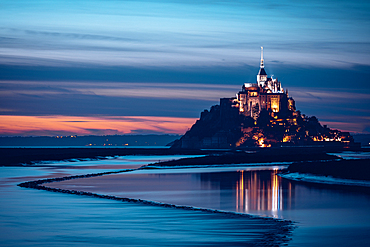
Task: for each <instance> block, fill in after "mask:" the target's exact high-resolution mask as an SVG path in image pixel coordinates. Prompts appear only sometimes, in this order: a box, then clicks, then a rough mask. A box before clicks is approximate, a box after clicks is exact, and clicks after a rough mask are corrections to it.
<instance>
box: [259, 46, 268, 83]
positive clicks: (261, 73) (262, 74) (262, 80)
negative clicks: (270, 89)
mask: <svg viewBox="0 0 370 247" xmlns="http://www.w3.org/2000/svg"><path fill="white" fill-rule="evenodd" d="M264 68H265V64H264V60H263V47H262V46H261V64H260V71H258V74H257V84H258V86H262V87H264V86H265V82H266V81H267V74H266V71H265V69H264Z"/></svg>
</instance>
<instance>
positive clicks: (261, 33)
mask: <svg viewBox="0 0 370 247" xmlns="http://www.w3.org/2000/svg"><path fill="white" fill-rule="evenodd" d="M261 46H263V47H264V59H265V70H266V72H267V73H268V75H270V76H274V78H278V79H279V80H280V81H281V83H282V86H283V87H284V88H285V89H288V90H289V95H290V96H292V97H293V98H294V99H295V101H296V107H297V109H298V110H300V111H301V112H302V113H303V114H306V115H308V116H316V117H317V118H318V119H319V121H320V122H321V123H322V124H327V125H328V127H330V128H335V129H340V130H343V131H350V132H352V133H370V107H369V106H370V86H369V83H370V82H369V78H370V2H369V1H359V0H353V1H340V0H339V1H338V0H335V1H331V0H328V1H325V0H321V1H314V0H308V1H288V0H281V1H259V2H254V1H237V0H236V1H212V0H196V1H193V0H188V1H180V0H167V1H156V0H147V1H141V0H137V1H123V0H105V1H102V0H74V1H68V0H63V1H61V0H60V1H59V0H48V1H44V0H43V1H41V0H32V1H31V0H18V1H13V0H0V136H32V135H48V136H55V135H76V134H77V135H111V134H149V133H150V134H151V133H158V134H160V133H166V134H184V133H185V132H186V131H187V130H188V129H189V128H190V127H191V125H192V124H193V123H194V122H195V121H196V120H197V119H198V118H199V116H200V113H201V112H202V111H203V110H204V109H209V108H210V107H211V106H212V105H215V104H218V103H219V98H223V97H233V96H235V94H236V93H237V92H238V91H239V90H241V86H242V85H243V83H245V82H255V81H256V75H257V73H258V70H259V62H260V47H261Z"/></svg>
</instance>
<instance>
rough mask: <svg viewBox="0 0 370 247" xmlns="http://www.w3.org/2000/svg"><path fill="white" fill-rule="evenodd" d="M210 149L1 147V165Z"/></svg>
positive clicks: (188, 153) (181, 152)
mask: <svg viewBox="0 0 370 247" xmlns="http://www.w3.org/2000/svg"><path fill="white" fill-rule="evenodd" d="M209 153H210V152H209V151H202V150H186V149H184V150H176V149H169V148H146V147H143V148H113V147H112V148H104V147H101V148H96V147H94V148H64V147H60V148H55V147H54V148H53V147H48V148H33V147H30V148H0V157H1V159H0V166H24V165H32V164H35V163H39V162H44V161H63V160H72V159H81V160H83V159H104V158H106V157H114V156H126V155H206V154H209Z"/></svg>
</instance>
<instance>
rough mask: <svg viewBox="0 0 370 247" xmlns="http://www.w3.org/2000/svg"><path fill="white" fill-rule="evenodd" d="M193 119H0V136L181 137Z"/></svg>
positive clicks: (44, 117)
mask: <svg viewBox="0 0 370 247" xmlns="http://www.w3.org/2000/svg"><path fill="white" fill-rule="evenodd" d="M195 120H196V119H195V118H177V117H150V116H128V117H126V116H125V117H122V116H99V117H76V116H10V115H5V116H0V134H1V135H3V136H4V135H9V136H11V135H19V136H22V135H49V136H53V135H75V134H77V135H111V134H133V133H144V134H145V133H164V134H166V133H167V134H184V133H185V132H186V131H187V130H188V128H190V127H191V125H192V124H194V122H195Z"/></svg>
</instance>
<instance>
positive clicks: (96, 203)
mask: <svg viewBox="0 0 370 247" xmlns="http://www.w3.org/2000/svg"><path fill="white" fill-rule="evenodd" d="M175 158H179V156H166V157H163V156H125V157H120V158H118V159H112V160H102V161H85V162H60V163H55V164H49V165H47V166H46V167H41V166H40V167H0V198H1V203H0V246H121V245H122V246H254V245H253V244H254V243H258V242H259V241H262V240H263V236H264V234H265V233H266V232H268V231H269V229H272V228H274V227H275V226H274V225H275V224H274V223H273V222H266V221H265V220H261V219H247V218H245V217H235V216H234V217H232V216H230V215H226V214H214V213H207V212H197V211H187V210H178V209H171V208H161V207H157V206H149V205H140V204H132V203H123V202H116V201H112V200H105V199H97V198H91V197H83V196H74V195H68V194H60V193H52V192H47V191H38V190H33V189H25V188H20V187H17V186H16V185H17V184H18V183H20V182H24V181H31V180H35V179H40V178H46V177H60V176H66V175H75V174H85V173H90V172H95V171H98V172H101V171H102V170H111V169H114V168H116V169H122V168H135V167H138V166H141V165H142V164H147V163H150V162H154V161H158V160H164V159H175ZM266 228H269V229H267V230H266Z"/></svg>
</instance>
